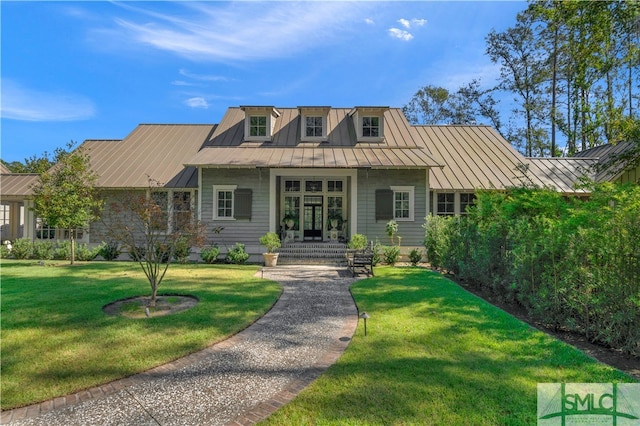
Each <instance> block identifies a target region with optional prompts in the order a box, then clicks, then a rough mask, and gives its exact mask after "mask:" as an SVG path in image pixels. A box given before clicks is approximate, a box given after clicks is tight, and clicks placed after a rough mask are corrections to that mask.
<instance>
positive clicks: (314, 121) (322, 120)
mask: <svg viewBox="0 0 640 426" xmlns="http://www.w3.org/2000/svg"><path fill="white" fill-rule="evenodd" d="M330 109H331V107H298V111H299V112H300V123H301V128H300V139H301V140H302V141H303V142H313V141H320V142H321V141H325V140H326V139H327V116H328V115H329V110H330Z"/></svg>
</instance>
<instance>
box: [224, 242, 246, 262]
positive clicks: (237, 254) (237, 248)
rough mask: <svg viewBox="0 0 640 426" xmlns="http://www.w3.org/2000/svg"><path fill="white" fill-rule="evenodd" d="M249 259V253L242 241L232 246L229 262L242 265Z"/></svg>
mask: <svg viewBox="0 0 640 426" xmlns="http://www.w3.org/2000/svg"><path fill="white" fill-rule="evenodd" d="M247 259H249V253H247V252H246V251H244V244H242V243H236V244H235V245H234V246H233V247H231V248H230V249H229V252H228V253H227V257H226V261H227V263H234V264H236V265H242V264H243V263H245V262H246V261H247Z"/></svg>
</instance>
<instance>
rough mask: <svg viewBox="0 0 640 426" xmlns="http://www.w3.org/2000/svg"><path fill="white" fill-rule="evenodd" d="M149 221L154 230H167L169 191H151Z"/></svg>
mask: <svg viewBox="0 0 640 426" xmlns="http://www.w3.org/2000/svg"><path fill="white" fill-rule="evenodd" d="M151 200H152V202H151V203H150V206H149V207H150V209H151V212H150V213H151V214H150V222H151V229H153V230H154V231H168V230H169V193H168V192H159V191H155V192H152V193H151Z"/></svg>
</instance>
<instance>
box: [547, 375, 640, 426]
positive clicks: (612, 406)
mask: <svg viewBox="0 0 640 426" xmlns="http://www.w3.org/2000/svg"><path fill="white" fill-rule="evenodd" d="M538 425H539V426H552V425H553V426H556V425H561V426H565V425H613V426H630V425H635V426H638V425H640V383H538Z"/></svg>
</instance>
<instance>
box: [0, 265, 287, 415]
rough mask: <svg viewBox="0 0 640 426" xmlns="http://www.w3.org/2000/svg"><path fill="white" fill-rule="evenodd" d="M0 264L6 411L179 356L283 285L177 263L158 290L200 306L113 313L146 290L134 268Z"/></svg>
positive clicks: (249, 317) (238, 270)
mask: <svg viewBox="0 0 640 426" xmlns="http://www.w3.org/2000/svg"><path fill="white" fill-rule="evenodd" d="M0 267H1V274H2V275H1V278H2V288H1V296H2V299H1V302H2V304H1V312H0V315H1V316H2V330H1V338H2V342H1V351H2V358H1V368H2V370H1V371H2V376H1V386H2V409H9V408H12V407H17V406H21V405H25V404H30V403H34V402H37V401H42V400H45V399H49V398H52V397H55V396H59V395H63V394H67V393H71V392H75V391H78V390H80V389H84V388H88V387H92V386H95V385H97V384H100V383H106V382H109V381H112V380H114V379H117V378H120V377H124V376H128V375H131V374H134V373H137V372H140V371H144V370H147V369H149V368H151V367H154V366H157V365H160V364H163V363H166V362H168V361H171V360H174V359H177V358H180V357H182V356H184V355H187V354H189V353H192V352H195V351H198V350H200V349H202V348H205V347H206V346H208V345H210V344H212V343H214V342H216V341H218V340H220V339H222V338H224V337H225V336H228V335H230V334H232V333H234V332H237V331H239V330H241V329H243V328H245V327H246V326H247V325H248V324H250V323H251V322H253V321H255V320H256V319H257V318H259V317H260V316H262V315H263V314H264V313H265V312H266V311H267V310H268V309H269V308H270V307H271V306H272V305H273V303H274V302H275V301H276V299H277V297H278V296H279V294H280V291H281V287H280V285H279V284H277V283H273V282H269V281H265V280H261V279H258V278H255V277H254V276H253V275H254V273H255V272H256V271H257V269H258V268H257V267H255V266H230V265H205V264H197V265H171V267H170V268H169V272H168V273H167V276H166V277H165V280H164V281H163V282H162V284H161V286H160V293H161V294H162V293H176V294H189V295H193V296H196V297H198V298H199V300H200V302H199V303H198V304H197V305H196V306H195V307H194V308H192V309H190V310H188V311H184V312H181V313H178V314H175V315H171V316H164V317H155V318H149V319H147V318H144V319H136V320H134V319H127V318H123V317H114V316H108V315H106V314H104V313H103V311H102V307H103V306H104V305H105V304H107V303H109V302H112V301H115V300H118V299H122V298H126V297H132V296H137V295H146V294H147V295H148V294H150V287H149V284H148V282H147V281H146V278H145V276H144V275H143V273H142V270H141V269H140V267H139V266H138V264H136V263H133V262H91V263H80V264H78V265H76V266H70V265H69V264H68V263H64V262H48V263H47V265H46V266H40V265H39V264H38V262H37V261H11V260H6V259H3V260H2V261H1V263H0Z"/></svg>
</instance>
